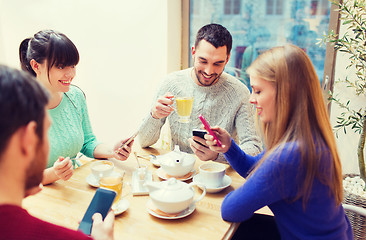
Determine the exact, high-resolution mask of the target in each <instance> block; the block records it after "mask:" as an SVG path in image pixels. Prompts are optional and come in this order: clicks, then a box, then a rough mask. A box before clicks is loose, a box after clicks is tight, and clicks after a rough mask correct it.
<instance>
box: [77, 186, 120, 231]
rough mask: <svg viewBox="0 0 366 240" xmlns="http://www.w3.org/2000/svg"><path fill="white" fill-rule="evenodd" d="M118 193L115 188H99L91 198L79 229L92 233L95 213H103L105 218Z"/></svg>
mask: <svg viewBox="0 0 366 240" xmlns="http://www.w3.org/2000/svg"><path fill="white" fill-rule="evenodd" d="M116 195H117V193H116V192H115V191H113V190H110V189H106V188H98V189H97V191H96V192H95V194H94V197H93V199H92V200H91V202H90V204H89V207H88V209H87V210H86V212H85V215H84V217H83V220H81V222H80V225H79V228H78V231H81V232H83V233H85V234H87V235H90V234H91V229H92V226H93V219H92V217H93V215H94V213H97V212H98V213H100V214H102V217H103V220H104V218H105V217H106V216H107V214H108V212H109V210H110V209H111V206H112V203H113V201H114V198H115V197H116Z"/></svg>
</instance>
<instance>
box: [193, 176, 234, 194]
mask: <svg viewBox="0 0 366 240" xmlns="http://www.w3.org/2000/svg"><path fill="white" fill-rule="evenodd" d="M193 182H194V183H197V184H198V187H199V188H201V189H203V187H202V185H205V184H204V183H202V182H201V181H200V174H197V175H195V176H194V177H193ZM231 182H232V180H231V178H230V177H229V176H228V175H225V176H224V179H223V181H222V186H221V187H217V188H212V187H206V192H207V193H217V192H220V191H222V190H224V189H225V188H227V187H228V186H230V185H231Z"/></svg>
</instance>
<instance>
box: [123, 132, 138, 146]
mask: <svg viewBox="0 0 366 240" xmlns="http://www.w3.org/2000/svg"><path fill="white" fill-rule="evenodd" d="M137 134H139V132H138V131H137V132H135V133H134V134H132V136H131V137H130V138H129V139H128V140H127V141H126V142H125V143H123V144H122V145H121V147H120V148H123V147H124V146H125V145H128V144H130V142H132V140H134V139H135V137H136V136H137Z"/></svg>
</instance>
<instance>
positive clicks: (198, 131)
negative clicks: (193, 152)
mask: <svg viewBox="0 0 366 240" xmlns="http://www.w3.org/2000/svg"><path fill="white" fill-rule="evenodd" d="M192 134H193V136H196V137H200V138H202V139H204V138H205V134H207V131H205V130H202V129H193V130H192ZM194 141H195V142H196V143H198V144H200V145H202V146H204V147H206V146H205V145H203V144H202V143H200V142H198V141H196V140H194Z"/></svg>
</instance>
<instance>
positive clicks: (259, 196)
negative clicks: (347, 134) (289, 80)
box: [221, 141, 353, 240]
mask: <svg viewBox="0 0 366 240" xmlns="http://www.w3.org/2000/svg"><path fill="white" fill-rule="evenodd" d="M319 154H321V166H320V167H321V169H320V171H324V172H325V173H326V174H327V175H330V171H329V169H330V168H329V165H330V163H331V161H330V158H329V152H327V151H326V150H323V151H322V152H320V151H319ZM263 155H264V152H262V153H261V154H259V155H257V156H255V157H252V156H250V155H247V154H245V153H244V152H243V151H242V150H241V149H240V148H239V147H238V145H236V143H235V142H234V141H232V145H231V147H230V149H229V151H228V152H227V153H225V157H226V159H227V160H228V161H229V163H230V165H231V166H232V167H233V168H234V169H235V170H236V171H237V172H238V173H239V174H240V175H241V176H243V177H246V176H247V175H248V174H249V173H250V171H251V169H252V167H253V166H255V164H256V163H257V162H258V161H259V160H260V159H261V158H262V156H263ZM299 162H300V152H299V149H298V147H297V145H296V144H291V143H287V144H286V145H285V146H284V148H283V150H282V152H280V151H278V150H276V151H274V153H273V154H271V155H270V156H269V157H268V158H267V159H266V160H265V162H263V164H262V165H261V166H260V167H259V168H258V169H257V171H256V172H255V173H254V174H253V175H252V176H250V177H249V178H248V179H247V181H246V182H245V183H244V184H243V185H242V186H241V187H240V188H238V189H237V190H235V191H233V192H231V193H229V194H228V195H227V196H226V197H225V199H224V201H223V203H222V206H221V214H222V218H223V219H224V220H226V221H230V222H242V221H245V220H247V219H249V218H250V217H251V216H252V215H253V213H254V212H255V211H256V210H258V209H260V208H262V207H264V206H266V205H268V207H269V208H270V209H271V210H272V212H273V214H274V216H275V219H276V223H277V226H278V229H279V232H280V234H281V239H284V240H286V239H311V240H315V239H316V240H320V239H327V240H328V239H329V240H336V239H342V240H347V239H353V235H352V229H351V226H350V223H349V221H348V218H347V216H346V215H345V212H344V209H343V207H342V206H336V203H335V199H334V197H333V196H332V195H330V190H329V188H328V187H327V186H325V185H324V184H322V183H321V182H320V181H318V180H317V179H315V180H314V183H313V186H312V192H311V194H310V198H309V200H308V202H307V205H306V208H305V210H304V209H303V198H302V197H301V198H300V199H298V200H296V201H292V200H293V198H294V197H295V196H296V193H297V190H298V187H299V186H301V183H302V181H301V179H302V177H301V175H302V174H303V171H301V170H300V169H299ZM299 176H300V177H299ZM297 177H299V178H297ZM299 179H300V180H299Z"/></svg>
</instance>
